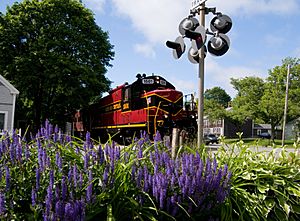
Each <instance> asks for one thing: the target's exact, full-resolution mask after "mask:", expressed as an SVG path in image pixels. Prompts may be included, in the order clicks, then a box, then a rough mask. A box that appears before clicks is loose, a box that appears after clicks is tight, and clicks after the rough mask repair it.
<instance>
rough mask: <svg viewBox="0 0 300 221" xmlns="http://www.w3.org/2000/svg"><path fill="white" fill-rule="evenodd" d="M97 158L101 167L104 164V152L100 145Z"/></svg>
mask: <svg viewBox="0 0 300 221" xmlns="http://www.w3.org/2000/svg"><path fill="white" fill-rule="evenodd" d="M98 156H99V163H100V165H102V164H103V162H104V151H103V149H102V146H101V145H99V149H98Z"/></svg>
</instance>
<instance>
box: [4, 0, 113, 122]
mask: <svg viewBox="0 0 300 221" xmlns="http://www.w3.org/2000/svg"><path fill="white" fill-rule="evenodd" d="M112 50H113V46H112V45H111V44H110V42H109V37H108V33H107V32H104V31H103V30H102V29H101V28H100V27H99V26H97V24H96V23H95V20H94V17H93V14H92V12H91V11H90V10H88V9H86V8H85V7H84V6H83V5H82V3H80V1H78V0H25V1H23V2H21V3H14V4H13V5H12V6H11V7H8V8H7V12H6V13H5V14H2V15H1V17H0V71H1V74H2V75H4V77H5V78H7V79H8V80H10V81H11V82H12V83H13V84H14V85H15V86H16V88H18V90H19V91H20V97H19V99H18V107H19V108H21V109H19V112H22V111H23V112H25V113H26V117H27V118H28V119H34V124H35V126H36V127H39V126H40V124H41V122H42V121H43V120H45V119H46V118H49V119H50V120H53V121H54V122H55V123H59V122H61V121H62V120H63V118H64V117H65V114H66V113H69V112H71V111H72V110H74V109H75V108H79V107H81V106H83V105H86V104H87V102H89V101H91V99H93V98H94V97H95V96H99V95H101V93H102V92H105V91H107V90H108V89H109V87H110V83H111V82H110V81H109V80H108V79H107V78H106V77H105V73H106V72H107V67H109V66H111V65H110V61H111V60H112V59H113V56H114V52H113V51H112Z"/></svg>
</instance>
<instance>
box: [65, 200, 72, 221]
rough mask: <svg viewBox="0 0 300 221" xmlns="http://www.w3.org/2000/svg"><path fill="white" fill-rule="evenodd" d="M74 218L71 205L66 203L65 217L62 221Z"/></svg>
mask: <svg viewBox="0 0 300 221" xmlns="http://www.w3.org/2000/svg"><path fill="white" fill-rule="evenodd" d="M73 218H74V208H73V205H72V204H71V203H70V202H68V203H67V204H66V205H65V216H64V220H70V221H72V220H73Z"/></svg>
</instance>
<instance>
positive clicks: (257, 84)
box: [227, 77, 265, 127]
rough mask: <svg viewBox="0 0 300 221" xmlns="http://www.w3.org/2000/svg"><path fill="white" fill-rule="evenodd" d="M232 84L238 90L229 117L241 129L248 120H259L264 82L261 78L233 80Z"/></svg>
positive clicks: (228, 113)
mask: <svg viewBox="0 0 300 221" xmlns="http://www.w3.org/2000/svg"><path fill="white" fill-rule="evenodd" d="M231 84H232V85H233V87H234V89H235V90H237V96H236V97H235V98H234V99H233V101H232V108H231V110H230V111H228V112H227V117H228V118H229V119H230V120H231V121H232V122H233V123H234V124H235V125H236V126H237V127H240V126H241V125H243V123H245V122H246V120H247V119H249V118H251V119H257V118H258V116H259V110H260V109H259V102H260V99H261V97H262V96H263V94H264V84H265V82H264V80H263V79H261V78H259V77H245V78H240V79H234V78H232V79H231Z"/></svg>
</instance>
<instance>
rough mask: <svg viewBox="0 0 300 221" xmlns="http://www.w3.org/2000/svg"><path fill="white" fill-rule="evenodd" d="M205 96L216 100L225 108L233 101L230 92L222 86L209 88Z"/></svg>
mask: <svg viewBox="0 0 300 221" xmlns="http://www.w3.org/2000/svg"><path fill="white" fill-rule="evenodd" d="M204 98H205V99H207V100H214V101H216V102H217V103H218V104H220V105H222V106H223V107H225V108H226V107H228V103H229V102H230V101H231V97H230V96H229V94H227V92H226V91H225V90H224V89H222V88H221V87H213V88H211V89H207V90H206V91H205V92H204Z"/></svg>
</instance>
